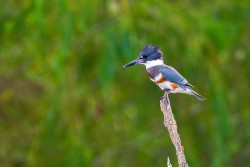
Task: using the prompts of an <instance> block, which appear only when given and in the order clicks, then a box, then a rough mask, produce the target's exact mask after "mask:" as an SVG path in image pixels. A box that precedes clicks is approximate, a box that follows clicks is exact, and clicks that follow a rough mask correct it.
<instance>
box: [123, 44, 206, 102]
mask: <svg viewBox="0 0 250 167" xmlns="http://www.w3.org/2000/svg"><path fill="white" fill-rule="evenodd" d="M136 64H143V65H145V67H146V70H147V74H148V76H149V78H150V80H151V81H153V82H154V83H155V84H157V85H158V86H159V87H160V88H161V89H162V90H163V91H164V92H165V91H167V92H168V93H184V94H188V95H192V96H194V97H196V98H197V99H198V100H201V101H203V100H206V98H205V97H203V96H201V95H200V94H198V93H197V92H195V91H194V90H193V88H194V86H193V85H191V84H190V83H189V82H188V81H187V80H186V79H185V78H184V77H183V76H182V75H181V74H180V73H179V72H178V71H177V70H176V69H174V68H173V67H171V66H168V65H166V64H164V61H163V53H162V51H161V49H160V47H159V46H158V45H151V44H148V45H146V46H145V47H144V48H143V49H142V50H141V52H140V53H139V56H138V58H137V59H135V60H133V61H131V62H129V63H127V64H125V65H124V66H123V67H130V66H133V65H136Z"/></svg>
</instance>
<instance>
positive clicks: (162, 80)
mask: <svg viewBox="0 0 250 167" xmlns="http://www.w3.org/2000/svg"><path fill="white" fill-rule="evenodd" d="M166 81H167V80H166V79H165V78H164V77H163V76H162V77H161V79H159V80H158V81H156V82H155V83H157V84H159V83H163V82H166Z"/></svg>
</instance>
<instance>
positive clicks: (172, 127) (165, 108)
mask: <svg viewBox="0 0 250 167" xmlns="http://www.w3.org/2000/svg"><path fill="white" fill-rule="evenodd" d="M160 106H161V111H162V113H163V115H164V125H165V127H166V128H167V129H168V132H169V135H170V138H171V141H172V143H173V145H174V146H175V150H176V155H177V159H178V164H179V167H188V163H187V161H186V158H185V155H184V147H183V146H182V145H181V139H180V135H179V134H178V132H177V124H176V121H175V119H174V115H173V113H172V109H171V106H170V101H169V98H168V92H167V91H165V93H164V96H163V98H162V99H161V100H160Z"/></svg>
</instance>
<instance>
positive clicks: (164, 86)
mask: <svg viewBox="0 0 250 167" xmlns="http://www.w3.org/2000/svg"><path fill="white" fill-rule="evenodd" d="M157 85H158V86H159V87H160V88H161V89H162V90H166V89H167V90H174V88H173V87H172V86H171V82H168V81H166V82H162V83H158V84H157Z"/></svg>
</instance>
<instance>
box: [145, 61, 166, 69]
mask: <svg viewBox="0 0 250 167" xmlns="http://www.w3.org/2000/svg"><path fill="white" fill-rule="evenodd" d="M142 64H144V65H145V66H146V68H150V67H154V66H158V65H163V64H164V63H163V60H161V59H158V60H151V61H147V62H146V63H142Z"/></svg>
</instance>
